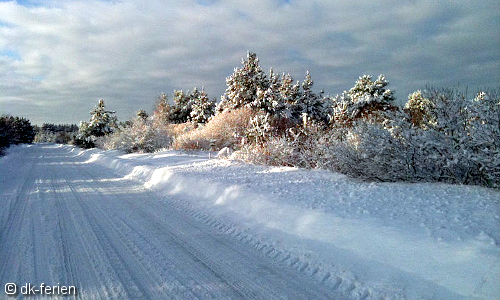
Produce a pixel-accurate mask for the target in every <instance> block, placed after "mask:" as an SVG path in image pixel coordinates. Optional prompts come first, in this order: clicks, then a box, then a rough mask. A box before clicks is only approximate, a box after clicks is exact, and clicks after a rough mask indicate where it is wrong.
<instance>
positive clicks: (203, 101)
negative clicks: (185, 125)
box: [189, 90, 215, 124]
mask: <svg viewBox="0 0 500 300" xmlns="http://www.w3.org/2000/svg"><path fill="white" fill-rule="evenodd" d="M214 113H215V101H213V100H210V99H209V98H208V95H207V93H206V92H205V91H204V90H201V92H199V93H196V97H195V98H194V99H193V102H192V106H191V112H190V115H189V117H190V120H191V122H193V123H194V124H205V123H207V122H208V120H209V119H210V117H212V116H213V115H214Z"/></svg>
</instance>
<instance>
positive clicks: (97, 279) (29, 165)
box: [0, 145, 337, 300]
mask: <svg viewBox="0 0 500 300" xmlns="http://www.w3.org/2000/svg"><path fill="white" fill-rule="evenodd" d="M69 150H70V148H67V147H57V146H50V145H45V146H40V145H38V146H32V147H24V148H22V151H20V152H19V153H15V154H12V155H13V156H16V155H18V157H17V158H18V159H15V158H12V157H10V158H9V159H11V160H10V161H8V162H6V163H5V164H3V165H2V166H3V167H4V168H8V169H3V170H0V172H1V174H2V175H1V177H0V179H1V180H2V181H3V182H2V183H1V187H2V189H3V190H2V191H1V202H0V207H1V210H0V221H1V222H0V225H1V227H0V234H1V235H0V245H1V248H0V282H1V283H2V291H1V294H0V299H11V298H9V297H7V295H6V294H5V293H4V291H3V289H4V285H5V284H6V283H16V284H17V285H18V288H19V287H21V286H22V285H24V284H26V283H31V284H32V285H35V286H39V285H40V284H42V283H44V284H45V285H51V286H55V285H61V286H75V287H76V288H77V296H76V298H78V299H162V300H163V299H336V298H337V296H336V295H335V293H334V292H333V291H332V290H331V289H329V288H327V286H324V285H321V283H319V282H316V281H314V280H312V279H311V278H309V277H307V276H300V274H299V273H298V272H296V270H294V269H292V268H288V267H287V266H286V265H285V264H279V263H277V262H275V261H272V260H271V259H269V258H268V257H265V256H262V255H260V254H259V253H258V252H257V251H255V250H254V249H253V248H250V247H248V246H247V245H246V244H245V243H241V242H239V241H238V240H237V239H234V238H231V237H230V236H227V235H224V234H220V233H218V232H217V231H216V230H214V229H213V228H211V227H208V226H206V225H204V224H202V223H201V222H200V221H197V220H195V219H194V218H193V217H192V216H189V215H188V214H186V213H185V212H183V211H182V210H180V209H179V208H177V207H176V206H175V205H172V203H170V202H169V200H168V199H159V198H160V197H159V196H158V195H157V194H155V193H154V192H151V191H149V190H147V189H145V188H144V187H143V186H142V185H141V184H138V183H137V182H134V181H132V180H129V179H124V178H122V177H120V176H117V174H115V173H113V171H112V170H111V169H109V168H105V167H103V166H100V165H96V164H91V163H85V160H86V159H84V158H82V157H80V156H76V155H75V154H72V153H71V152H70V151H69ZM193 188H196V187H193ZM17 296H18V297H19V298H20V299H22V298H23V297H24V295H22V294H21V293H18V295H17ZM47 297H48V296H47ZM36 298H37V299H38V298H43V297H42V296H40V295H38V296H37V297H36ZM50 299H56V297H54V296H51V297H50ZM65 299H66V298H65Z"/></svg>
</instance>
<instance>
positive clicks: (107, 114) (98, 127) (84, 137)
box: [75, 99, 117, 148]
mask: <svg viewBox="0 0 500 300" xmlns="http://www.w3.org/2000/svg"><path fill="white" fill-rule="evenodd" d="M114 114H115V112H114V111H108V110H106V107H105V105H104V100H103V99H100V100H99V102H98V104H97V106H96V107H95V108H94V109H93V110H92V111H91V112H90V115H91V116H90V121H89V122H83V121H82V122H80V126H79V130H78V131H79V132H78V136H77V137H76V139H75V143H76V144H77V145H78V146H82V147H84V148H93V147H95V142H96V138H98V137H102V136H105V135H107V134H110V133H113V131H114V130H115V128H116V127H117V126H116V122H117V119H116V117H115V115H114Z"/></svg>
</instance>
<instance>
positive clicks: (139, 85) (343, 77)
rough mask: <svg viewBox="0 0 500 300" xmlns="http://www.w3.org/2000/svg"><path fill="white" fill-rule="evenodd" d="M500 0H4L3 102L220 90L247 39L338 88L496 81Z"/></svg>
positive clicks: (45, 109) (120, 107) (50, 108)
mask: <svg viewBox="0 0 500 300" xmlns="http://www.w3.org/2000/svg"><path fill="white" fill-rule="evenodd" d="M498 12H499V7H498V4H496V1H493V0H490V1H483V2H482V3H481V4H480V5H479V4H477V3H469V2H466V1H422V0H420V1H418V0H417V1H395V0H384V1H378V2H373V1H368V0H366V1H329V0H318V1H298V0H297V1H289V3H287V2H286V1H282V0H259V1H214V0H211V1H189V2H186V1H168V2H166V1H160V0H157V1H139V0H125V1H122V2H114V1H38V3H36V5H30V6H23V5H19V4H17V3H16V2H0V71H1V72H2V73H1V74H2V75H0V79H2V81H1V82H0V91H1V92H0V108H1V110H2V111H1V112H2V113H3V112H7V113H13V114H18V115H24V116H27V117H28V118H30V119H32V120H34V121H35V122H43V121H49V122H78V121H79V120H82V119H86V118H88V110H90V109H91V108H92V107H93V106H94V105H95V103H97V100H98V99H99V98H104V99H105V100H106V101H107V104H108V106H109V107H111V108H112V109H115V110H117V112H118V116H119V117H120V118H122V119H125V118H127V117H129V116H131V115H132V114H133V111H134V110H137V109H141V108H142V109H151V107H152V105H153V102H154V100H155V98H156V97H157V96H158V95H159V94H160V93H161V92H165V93H167V94H171V92H172V90H173V89H188V88H192V87H194V86H198V87H201V86H202V85H204V86H205V89H206V90H207V92H208V93H209V95H211V96H212V97H218V96H219V95H220V94H221V93H223V91H224V88H225V85H224V84H225V80H224V79H225V77H226V76H228V75H230V74H231V72H232V70H233V68H234V67H236V66H239V63H240V60H241V57H243V56H244V55H245V54H246V51H247V50H251V51H255V52H256V53H257V54H258V55H259V57H260V58H261V62H262V65H263V67H264V68H269V67H274V69H275V70H276V71H278V72H280V71H285V72H290V73H292V75H294V76H295V78H296V79H297V80H299V79H302V78H303V74H304V73H305V71H306V70H307V69H309V70H310V71H311V73H312V76H313V79H314V80H315V82H316V88H317V89H324V90H325V91H326V92H327V93H330V94H335V93H338V92H341V91H342V90H343V89H348V88H349V87H350V86H351V85H352V84H353V82H354V80H355V79H356V78H357V77H358V76H359V75H362V74H363V73H370V74H371V75H378V74H379V73H386V75H387V77H388V79H389V80H390V81H391V85H392V87H393V88H396V90H397V91H398V96H399V97H400V98H404V97H406V94H407V93H409V92H411V91H413V90H414V89H417V88H422V83H424V84H425V83H431V84H436V85H454V84H456V83H457V82H461V83H462V84H467V83H468V82H470V83H471V84H472V85H483V86H493V87H495V86H494V84H497V83H498V82H499V81H500V74H499V73H500V71H498V68H494V67H492V66H498V65H499V61H500V50H499V49H500V45H499V39H498V35H497V32H498V29H499V28H498V27H499V24H498V19H497V17H498ZM2 53H4V54H2ZM5 53H10V55H6V54H5ZM14 54H15V55H14ZM13 101H15V102H13ZM61 105H64V106H65V109H64V113H61V112H57V111H54V110H55V109H56V108H58V107H60V106H61ZM4 110H5V111H4Z"/></svg>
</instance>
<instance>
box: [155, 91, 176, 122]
mask: <svg viewBox="0 0 500 300" xmlns="http://www.w3.org/2000/svg"><path fill="white" fill-rule="evenodd" d="M171 111H172V107H171V106H170V104H169V103H168V97H167V95H166V94H161V95H160V96H159V97H158V100H157V101H156V106H155V109H154V111H153V119H154V121H155V123H158V124H164V125H165V124H168V123H170V112H171Z"/></svg>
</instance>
